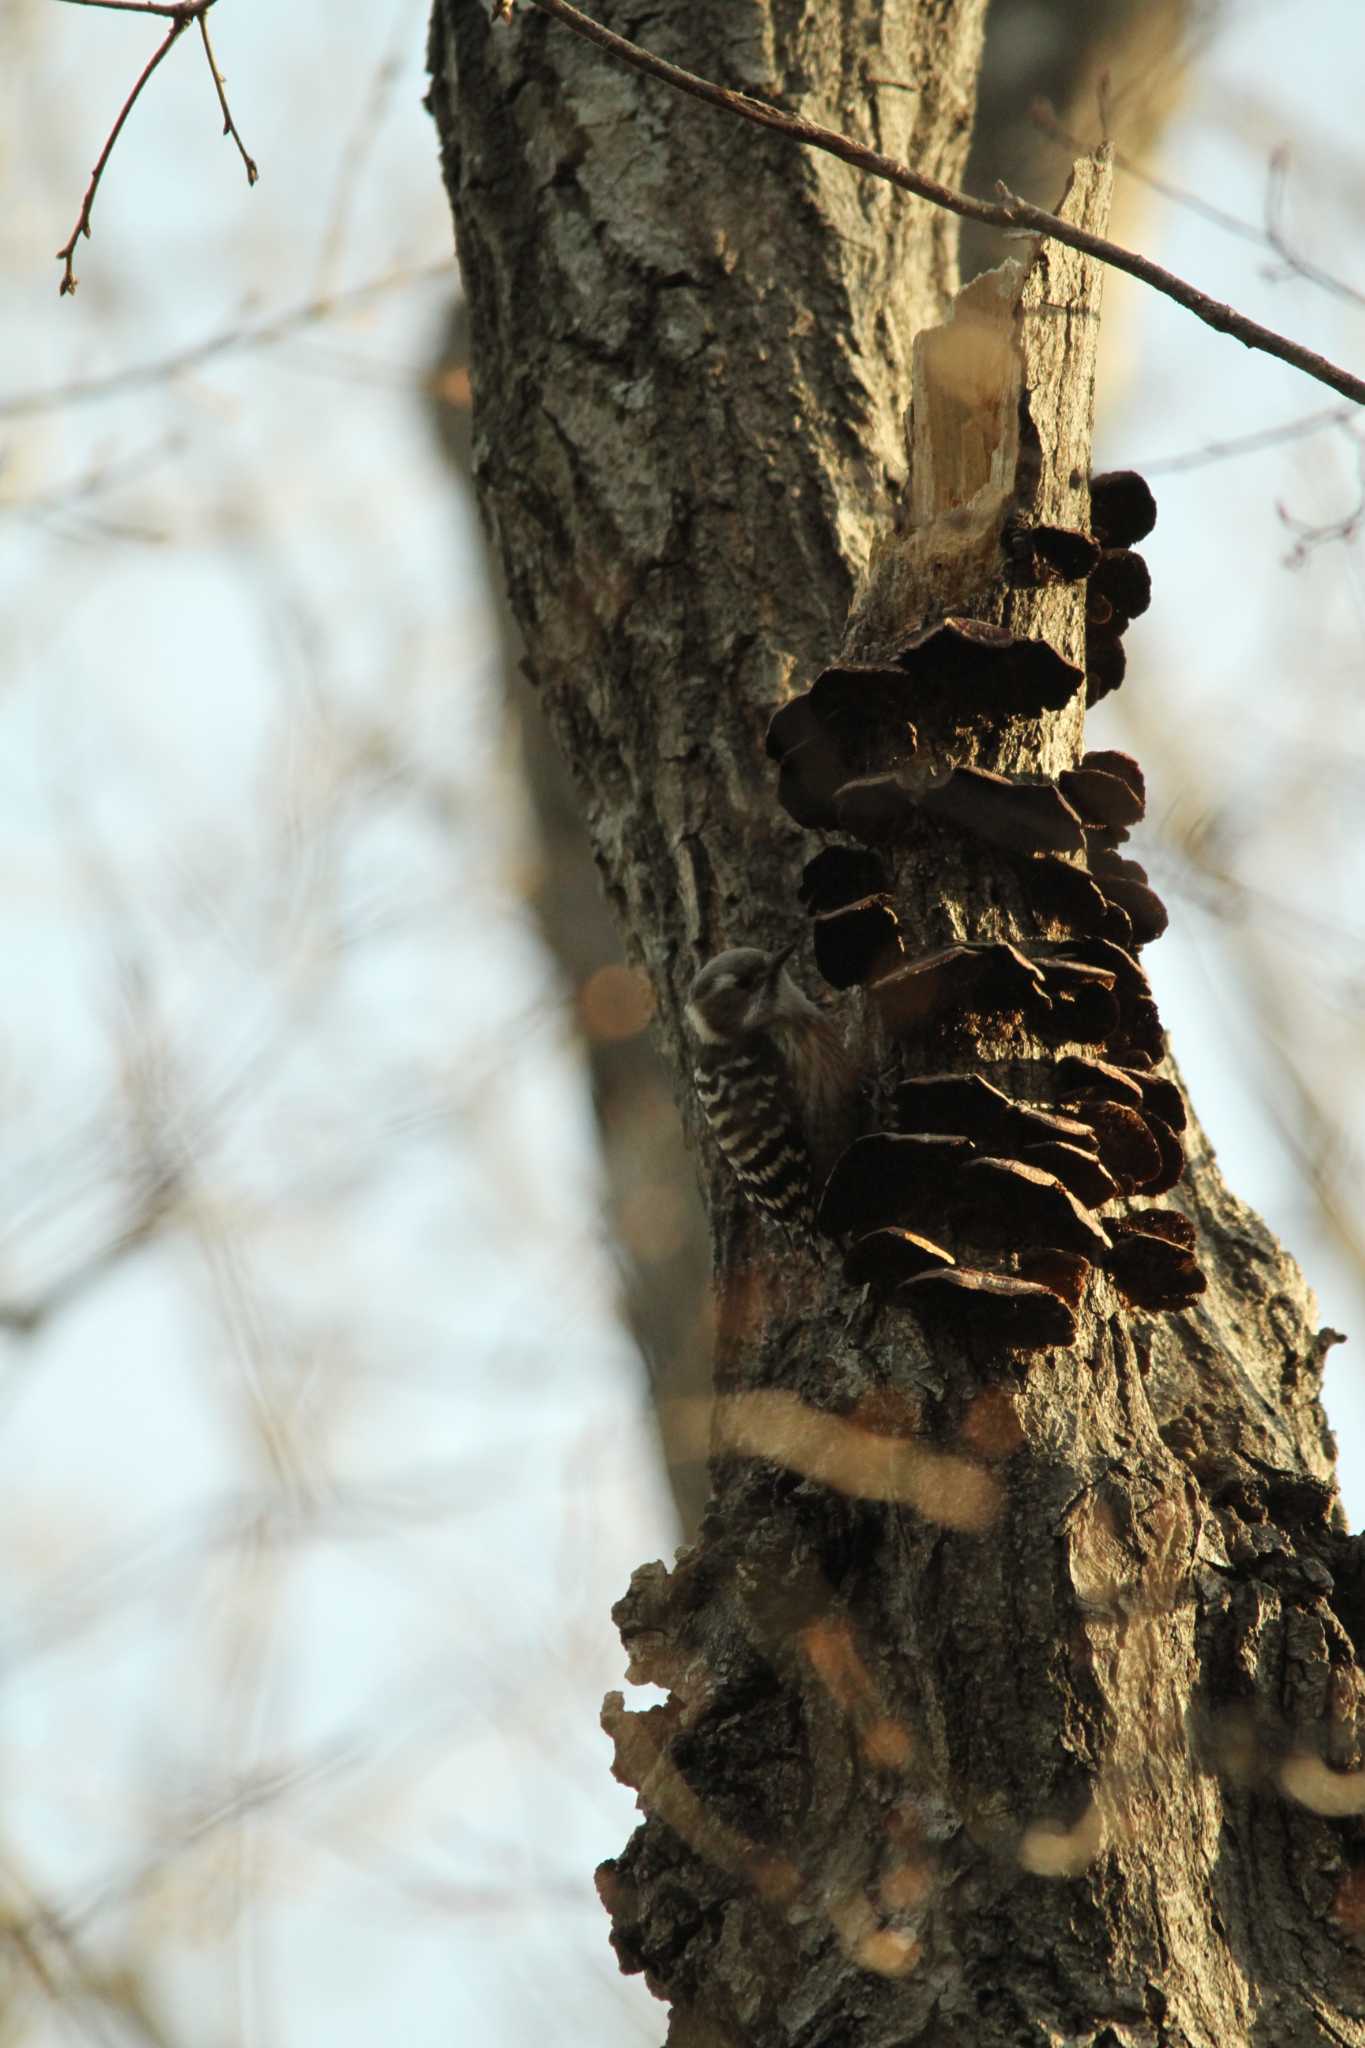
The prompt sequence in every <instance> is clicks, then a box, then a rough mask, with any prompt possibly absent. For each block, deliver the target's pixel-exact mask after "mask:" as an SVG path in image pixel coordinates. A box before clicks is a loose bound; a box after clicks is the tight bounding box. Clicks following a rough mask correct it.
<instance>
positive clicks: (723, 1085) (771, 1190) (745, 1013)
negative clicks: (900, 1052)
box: [684, 940, 855, 1230]
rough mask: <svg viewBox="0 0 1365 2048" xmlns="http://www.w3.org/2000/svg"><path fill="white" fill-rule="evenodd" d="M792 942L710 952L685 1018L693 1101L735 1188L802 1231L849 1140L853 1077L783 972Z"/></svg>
mask: <svg viewBox="0 0 1365 2048" xmlns="http://www.w3.org/2000/svg"><path fill="white" fill-rule="evenodd" d="M799 943H800V941H799V940H795V941H793V943H792V944H791V945H789V946H784V947H783V948H782V950H781V951H780V952H778V953H763V952H760V951H759V949H758V948H757V947H756V946H736V947H734V948H733V949H732V950H731V951H730V952H727V953H718V954H717V956H716V958H715V959H714V960H709V961H708V962H707V964H706V966H705V967H703V968H702V970H701V972H700V974H698V976H697V978H696V980H695V981H694V982H693V984H692V988H691V992H690V994H689V996H688V1000H687V1008H686V1010H685V1012H684V1015H685V1017H686V1020H687V1027H688V1030H689V1032H690V1033H691V1036H692V1040H693V1045H694V1048H695V1051H694V1060H695V1064H694V1068H693V1074H694V1079H695V1082H696V1089H697V1095H698V1098H699V1099H700V1102H701V1106H702V1108H703V1109H704V1110H705V1112H706V1117H707V1121H708V1122H709V1124H710V1126H711V1130H712V1132H713V1134H714V1136H715V1139H716V1142H717V1144H718V1145H719V1146H720V1149H721V1151H722V1152H723V1153H724V1154H725V1157H726V1160H727V1161H728V1163H729V1165H730V1167H731V1168H732V1169H733V1171H734V1173H735V1175H736V1177H737V1179H738V1181H739V1184H740V1187H741V1188H742V1189H743V1191H744V1193H745V1195H746V1196H747V1197H748V1199H749V1201H751V1202H752V1203H754V1204H755V1206H756V1207H758V1208H760V1209H762V1210H764V1211H765V1212H766V1213H767V1214H768V1215H769V1216H774V1217H776V1218H777V1220H778V1222H779V1223H783V1224H785V1225H786V1226H787V1227H788V1228H789V1229H802V1230H809V1229H811V1228H812V1227H813V1225H814V1221H815V1205H816V1202H817V1201H818V1199H819V1196H820V1192H821V1190H822V1189H823V1187H824V1184H825V1180H826V1177H827V1175H828V1173H829V1170H830V1168H831V1166H833V1164H834V1161H835V1160H836V1158H837V1157H838V1156H839V1154H840V1152H842V1151H843V1149H844V1147H845V1145H846V1144H847V1143H848V1141H849V1138H850V1136H851V1134H852V1133H851V1118H852V1107H853V1099H854V1080H855V1076H854V1071H853V1066H852V1062H851V1061H850V1060H849V1057H848V1054H847V1053H846V1052H845V1050H844V1046H843V1041H842V1039H841V1037H840V1035H839V1032H838V1029H837V1027H836V1026H835V1024H834V1023H833V1021H832V1020H831V1019H830V1018H829V1017H827V1016H826V1014H825V1012H824V1011H823V1010H821V1009H820V1008H819V1007H818V1005H816V1004H815V1003H813V1002H812V1001H811V1000H810V998H809V996H806V995H803V994H802V992H801V990H800V989H799V988H798V987H797V985H796V983H795V982H794V981H793V980H792V978H791V976H790V975H789V974H788V973H787V961H788V959H789V957H790V956H791V954H792V953H794V952H795V950H796V947H797V945H798V944H799Z"/></svg>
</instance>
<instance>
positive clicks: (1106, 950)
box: [1047, 937, 1152, 1004]
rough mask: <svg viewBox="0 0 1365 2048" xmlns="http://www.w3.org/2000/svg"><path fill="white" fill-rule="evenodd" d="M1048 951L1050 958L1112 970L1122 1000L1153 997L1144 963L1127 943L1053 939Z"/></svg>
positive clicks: (1094, 939)
mask: <svg viewBox="0 0 1365 2048" xmlns="http://www.w3.org/2000/svg"><path fill="white" fill-rule="evenodd" d="M1047 953H1048V957H1049V958H1050V959H1054V960H1075V961H1079V962H1080V963H1081V964H1082V965H1083V966H1088V967H1101V968H1103V969H1104V970H1105V972H1106V973H1109V974H1112V975H1113V977H1114V981H1115V986H1116V988H1117V992H1118V996H1119V1000H1120V1002H1121V1003H1124V1004H1127V1003H1128V1002H1129V1001H1131V1000H1134V999H1143V998H1145V999H1147V1000H1149V1001H1150V999H1151V994H1152V985H1151V983H1150V982H1149V981H1148V979H1147V974H1146V970H1145V969H1144V967H1143V966H1142V963H1141V962H1140V961H1139V960H1138V959H1137V957H1136V956H1135V955H1134V954H1132V953H1130V952H1129V951H1128V950H1127V948H1126V947H1124V946H1121V945H1118V944H1116V943H1115V942H1114V940H1112V939H1105V938H1098V937H1097V938H1083V939H1069V940H1068V939H1064V940H1061V941H1059V942H1056V943H1049V945H1048V947H1047Z"/></svg>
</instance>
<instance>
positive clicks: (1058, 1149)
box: [1019, 1130, 1122, 1209]
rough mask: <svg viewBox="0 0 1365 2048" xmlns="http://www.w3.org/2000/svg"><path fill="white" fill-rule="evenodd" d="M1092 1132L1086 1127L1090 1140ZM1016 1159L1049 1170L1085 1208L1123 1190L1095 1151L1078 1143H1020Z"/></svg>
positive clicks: (1095, 1205)
mask: <svg viewBox="0 0 1365 2048" xmlns="http://www.w3.org/2000/svg"><path fill="white" fill-rule="evenodd" d="M1094 1136H1095V1134H1094V1132H1093V1131H1090V1130H1087V1131H1086V1137H1087V1138H1088V1139H1089V1140H1090V1142H1091V1144H1093V1143H1094ZM1019 1162H1020V1164H1021V1165H1023V1166H1036V1167H1037V1168H1038V1169H1039V1170H1040V1171H1041V1172H1043V1173H1050V1174H1052V1175H1053V1176H1054V1178H1055V1179H1057V1180H1059V1181H1060V1182H1061V1184H1062V1186H1063V1187H1064V1188H1069V1189H1070V1191H1071V1193H1072V1194H1073V1195H1074V1196H1075V1197H1076V1200H1077V1201H1078V1202H1084V1203H1085V1206H1086V1208H1087V1209H1098V1208H1099V1207H1100V1206H1101V1205H1102V1204H1103V1203H1105V1202H1112V1201H1113V1199H1114V1197H1115V1196H1116V1195H1118V1194H1121V1193H1122V1189H1121V1188H1120V1187H1119V1184H1118V1182H1117V1181H1116V1180H1115V1179H1114V1176H1113V1174H1112V1173H1110V1171H1109V1169H1108V1167H1107V1166H1104V1165H1103V1164H1102V1163H1101V1161H1100V1157H1099V1154H1098V1152H1093V1151H1088V1150H1086V1149H1085V1148H1084V1147H1083V1146H1081V1145H1075V1144H1068V1143H1066V1142H1064V1141H1062V1140H1057V1139H1052V1140H1049V1141H1048V1142H1047V1143H1045V1144H1041V1145H1021V1146H1020V1148H1019Z"/></svg>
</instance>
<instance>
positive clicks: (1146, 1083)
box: [1138, 1074, 1189, 1131]
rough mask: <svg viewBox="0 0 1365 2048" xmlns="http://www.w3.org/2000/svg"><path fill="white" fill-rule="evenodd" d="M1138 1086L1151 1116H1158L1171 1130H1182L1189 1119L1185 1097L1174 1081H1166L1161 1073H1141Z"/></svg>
mask: <svg viewBox="0 0 1365 2048" xmlns="http://www.w3.org/2000/svg"><path fill="white" fill-rule="evenodd" d="M1138 1086H1139V1087H1140V1088H1141V1090H1142V1099H1143V1102H1144V1103H1145V1104H1146V1106H1147V1108H1148V1109H1149V1110H1150V1111H1151V1113H1152V1115H1153V1116H1158V1117H1160V1118H1161V1121H1162V1122H1163V1123H1164V1124H1169V1125H1170V1128H1171V1129H1172V1130H1173V1131H1183V1130H1184V1128H1185V1126H1186V1124H1187V1123H1188V1121H1189V1117H1188V1114H1187V1112H1186V1109H1185V1098H1184V1096H1183V1095H1182V1094H1181V1092H1180V1090H1179V1088H1177V1086H1176V1084H1175V1082H1174V1081H1168V1080H1166V1079H1165V1077H1164V1076H1163V1075H1161V1074H1141V1075H1139V1077H1138Z"/></svg>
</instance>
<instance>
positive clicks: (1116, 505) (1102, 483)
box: [1090, 469, 1156, 548]
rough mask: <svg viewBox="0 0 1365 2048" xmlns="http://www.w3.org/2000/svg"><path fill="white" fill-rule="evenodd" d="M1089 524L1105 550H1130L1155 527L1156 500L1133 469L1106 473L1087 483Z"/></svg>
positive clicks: (1145, 480) (1146, 484)
mask: <svg viewBox="0 0 1365 2048" xmlns="http://www.w3.org/2000/svg"><path fill="white" fill-rule="evenodd" d="M1090 524H1091V526H1092V527H1093V528H1094V531H1095V534H1096V537H1097V538H1098V539H1099V541H1100V542H1101V544H1102V545H1103V546H1104V547H1107V548H1127V547H1132V546H1133V544H1134V543H1135V542H1136V541H1140V540H1145V539H1146V538H1147V535H1148V534H1149V533H1150V532H1151V530H1152V528H1153V527H1154V526H1155V525H1156V499H1155V498H1154V497H1153V496H1152V487H1151V485H1150V484H1149V483H1148V482H1147V479H1146V478H1145V477H1142V476H1139V475H1138V473H1137V471H1136V470H1135V469H1106V470H1103V471H1102V472H1101V473H1100V474H1099V475H1098V476H1092V477H1091V479H1090Z"/></svg>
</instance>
